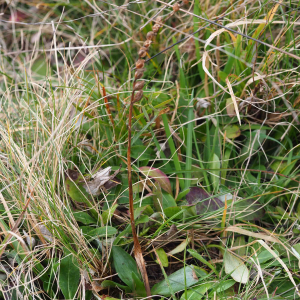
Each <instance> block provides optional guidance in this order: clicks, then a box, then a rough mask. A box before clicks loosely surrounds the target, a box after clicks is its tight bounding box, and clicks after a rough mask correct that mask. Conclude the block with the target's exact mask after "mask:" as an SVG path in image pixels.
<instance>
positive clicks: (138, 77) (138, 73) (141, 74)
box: [134, 69, 145, 80]
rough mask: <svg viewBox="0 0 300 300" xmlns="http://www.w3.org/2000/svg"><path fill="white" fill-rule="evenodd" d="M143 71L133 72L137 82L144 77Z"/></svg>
mask: <svg viewBox="0 0 300 300" xmlns="http://www.w3.org/2000/svg"><path fill="white" fill-rule="evenodd" d="M144 71H145V69H137V70H136V71H135V74H134V78H135V79H136V80H137V79H141V78H142V77H143V75H144Z"/></svg>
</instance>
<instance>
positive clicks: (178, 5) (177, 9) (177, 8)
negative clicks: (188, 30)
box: [173, 3, 180, 12]
mask: <svg viewBox="0 0 300 300" xmlns="http://www.w3.org/2000/svg"><path fill="white" fill-rule="evenodd" d="M179 8H180V4H179V3H175V4H174V5H173V11H175V12H177V11H179Z"/></svg>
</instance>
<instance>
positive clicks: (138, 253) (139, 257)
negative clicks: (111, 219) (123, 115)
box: [127, 80, 151, 299]
mask: <svg viewBox="0 0 300 300" xmlns="http://www.w3.org/2000/svg"><path fill="white" fill-rule="evenodd" d="M135 82H136V80H134V82H133V86H134V85H135ZM133 104H134V91H132V94H131V100H130V106H129V116H128V148H127V168H128V190H129V212H130V223H131V228H132V236H133V243H134V257H135V260H136V262H137V265H138V267H139V269H140V271H141V274H142V277H143V281H144V284H145V288H146V293H147V297H149V298H148V299H151V290H150V285H149V280H148V275H147V270H146V266H145V261H144V257H143V252H142V248H141V245H140V243H139V240H138V237H137V234H136V231H135V222H134V208H133V191H132V170H131V125H132V111H133Z"/></svg>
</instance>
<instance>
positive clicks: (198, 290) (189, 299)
mask: <svg viewBox="0 0 300 300" xmlns="http://www.w3.org/2000/svg"><path fill="white" fill-rule="evenodd" d="M212 285H213V284H212V283H210V282H208V283H204V284H201V285H198V286H195V287H192V288H191V289H190V290H188V291H187V293H186V294H185V293H183V294H182V296H181V298H180V300H200V299H202V298H203V296H204V295H205V293H206V292H207V290H209V289H210V288H211V287H212Z"/></svg>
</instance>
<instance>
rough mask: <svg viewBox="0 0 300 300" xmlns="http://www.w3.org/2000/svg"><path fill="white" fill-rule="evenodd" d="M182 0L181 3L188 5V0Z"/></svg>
mask: <svg viewBox="0 0 300 300" xmlns="http://www.w3.org/2000/svg"><path fill="white" fill-rule="evenodd" d="M182 1H183V3H184V4H185V5H188V4H189V3H190V1H189V0H182Z"/></svg>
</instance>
